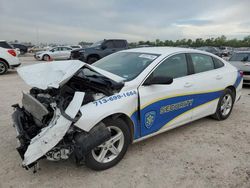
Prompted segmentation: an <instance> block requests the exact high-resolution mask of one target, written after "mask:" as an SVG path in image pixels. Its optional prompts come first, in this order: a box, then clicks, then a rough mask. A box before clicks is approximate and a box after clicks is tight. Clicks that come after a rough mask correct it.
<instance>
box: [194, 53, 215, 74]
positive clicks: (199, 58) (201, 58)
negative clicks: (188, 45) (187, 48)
mask: <svg viewBox="0 0 250 188" xmlns="http://www.w3.org/2000/svg"><path fill="white" fill-rule="evenodd" d="M190 56H191V59H192V62H193V65H194V72H195V73H199V72H205V71H209V70H213V69H214V62H213V59H212V57H211V56H208V55H204V54H190Z"/></svg>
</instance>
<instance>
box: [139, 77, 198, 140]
mask: <svg viewBox="0 0 250 188" xmlns="http://www.w3.org/2000/svg"><path fill="white" fill-rule="evenodd" d="M188 77H189V76H187V77H183V78H177V79H174V81H173V83H172V84H171V85H152V86H141V87H140V88H139V95H140V109H141V110H140V117H141V136H146V135H148V134H151V133H154V132H156V131H158V130H160V129H161V128H163V127H164V126H165V127H164V128H168V126H176V125H178V124H183V123H185V122H189V121H191V119H192V112H191V111H190V109H192V107H193V102H194V96H193V95H192V93H193V87H188V88H187V87H184V85H185V82H186V81H187V80H188V79H189V78H188ZM190 82H191V81H190ZM184 113H186V114H187V116H185V118H180V115H182V114H184ZM177 117H179V118H177Z"/></svg>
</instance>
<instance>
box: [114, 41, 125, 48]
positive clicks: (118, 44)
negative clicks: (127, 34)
mask: <svg viewBox="0 0 250 188" xmlns="http://www.w3.org/2000/svg"><path fill="white" fill-rule="evenodd" d="M113 42H114V45H115V48H124V47H125V42H124V41H123V40H114V41H113Z"/></svg>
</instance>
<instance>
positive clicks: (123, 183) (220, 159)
mask: <svg viewBox="0 0 250 188" xmlns="http://www.w3.org/2000/svg"><path fill="white" fill-rule="evenodd" d="M20 59H21V61H22V63H23V66H25V65H28V64H32V63H36V62H35V61H34V60H33V58H32V57H22V58H20ZM28 89H29V88H28V86H26V85H25V83H24V82H23V81H22V80H21V79H20V78H19V77H18V75H17V73H16V71H9V72H8V73H7V74H6V75H4V76H1V77H0V96H1V98H2V100H1V102H0V126H1V136H0V151H1V152H0V159H1V160H0V166H1V168H0V188H1V187H3V188H5V187H26V188H29V187H168V188H170V187H190V188H193V187H199V188H201V187H216V188H220V187H223V188H225V187H248V188H249V187H250V148H249V146H250V114H249V112H250V88H249V87H245V88H244V89H243V96H242V98H241V100H240V101H239V102H238V103H237V104H236V105H235V107H234V110H233V112H232V114H231V116H230V117H229V119H227V120H225V121H221V122H219V121H216V120H213V119H211V118H203V119H201V120H198V121H195V122H192V123H189V124H187V125H185V126H182V127H179V128H176V129H174V130H171V131H169V132H166V133H163V134H161V135H158V136H155V137H153V138H150V139H147V140H145V141H143V142H140V143H137V144H134V145H132V146H131V147H130V148H129V150H128V152H127V154H126V156H125V157H124V159H123V160H122V161H121V162H120V163H119V164H118V165H117V166H115V167H113V168H111V169H108V170H106V171H101V172H95V171H92V170H90V169H88V168H86V167H85V166H81V167H77V166H76V165H75V164H74V161H73V160H68V161H62V162H49V161H41V162H40V167H41V169H40V171H38V173H36V174H33V173H32V171H26V170H24V169H23V168H22V167H21V159H20V157H19V155H18V153H17V152H16V150H15V147H16V144H17V143H16V140H15V136H16V133H15V130H14V128H13V127H12V122H11V113H12V109H11V107H10V106H11V105H12V104H14V103H17V102H20V99H21V91H23V90H24V91H27V90H28Z"/></svg>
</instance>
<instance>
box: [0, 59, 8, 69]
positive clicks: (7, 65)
mask: <svg viewBox="0 0 250 188" xmlns="http://www.w3.org/2000/svg"><path fill="white" fill-rule="evenodd" d="M0 61H3V62H5V63H6V64H7V67H8V68H10V65H9V63H8V62H7V61H6V60H5V59H2V58H0Z"/></svg>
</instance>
